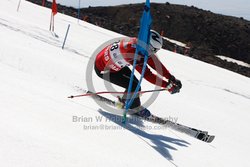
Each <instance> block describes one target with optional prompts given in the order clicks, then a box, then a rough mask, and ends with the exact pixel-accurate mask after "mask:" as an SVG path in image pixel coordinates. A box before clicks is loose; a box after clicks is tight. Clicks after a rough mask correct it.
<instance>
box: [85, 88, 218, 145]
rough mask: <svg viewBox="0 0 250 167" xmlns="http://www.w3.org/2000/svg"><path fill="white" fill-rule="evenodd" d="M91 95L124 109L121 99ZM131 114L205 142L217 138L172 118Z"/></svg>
mask: <svg viewBox="0 0 250 167" xmlns="http://www.w3.org/2000/svg"><path fill="white" fill-rule="evenodd" d="M87 93H93V92H91V91H87ZM91 97H92V98H93V99H95V100H98V101H100V102H103V103H106V104H108V105H111V106H113V107H116V108H119V109H122V108H123V107H124V104H123V103H121V102H119V101H117V102H116V101H113V100H110V99H108V98H106V97H103V96H100V95H96V94H94V93H93V96H91ZM128 114H129V113H128ZM129 115H130V116H132V117H137V118H139V119H143V120H145V121H149V122H152V123H156V124H159V125H162V126H166V127H168V128H171V129H173V130H175V131H178V132H182V133H185V134H187V135H189V136H191V137H194V138H196V139H198V140H201V141H204V142H207V143H211V142H212V141H213V140H214V138H215V136H214V135H209V134H208V132H207V131H202V130H199V129H196V128H192V127H188V126H185V125H182V124H179V123H175V122H172V121H170V120H167V119H164V118H161V117H158V116H155V115H153V114H152V115H151V116H150V117H147V118H145V117H140V116H138V115H135V114H129Z"/></svg>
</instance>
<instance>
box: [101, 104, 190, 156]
mask: <svg viewBox="0 0 250 167" xmlns="http://www.w3.org/2000/svg"><path fill="white" fill-rule="evenodd" d="M99 113H100V114H101V115H102V116H104V117H106V118H107V119H108V120H110V121H111V122H114V123H115V124H117V125H119V126H121V127H123V128H124V129H127V130H129V131H130V132H132V133H134V134H136V135H137V136H138V137H139V138H140V139H141V140H143V141H144V142H146V143H147V144H148V145H149V146H150V147H151V148H153V149H154V150H156V151H157V152H158V153H160V154H161V155H162V156H163V157H164V158H166V159H168V160H173V157H172V155H171V154H170V152H169V149H171V150H177V149H176V148H175V147H173V146H171V145H177V146H182V147H187V146H188V145H189V144H190V143H188V142H186V141H184V140H181V139H176V138H172V137H167V136H164V135H159V134H150V133H148V132H146V131H144V130H142V129H143V127H144V125H143V121H142V120H141V119H139V118H137V119H135V118H134V117H128V118H127V123H126V124H123V123H122V122H121V120H122V116H119V115H115V114H111V113H108V112H106V111H103V110H101V109H100V110H99ZM159 126H161V125H159ZM146 139H148V140H150V141H151V142H148V141H147V140H146ZM170 144H171V145H170Z"/></svg>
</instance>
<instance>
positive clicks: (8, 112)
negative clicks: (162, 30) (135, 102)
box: [0, 0, 250, 167]
mask: <svg viewBox="0 0 250 167" xmlns="http://www.w3.org/2000/svg"><path fill="white" fill-rule="evenodd" d="M18 2H19V0H6V1H1V2H0V76H1V77H0V83H1V84H0V85H1V86H0V114H1V117H0V132H1V133H0V141H1V142H0V148H1V149H0V164H1V166H4V167H10V166H11V167H14V166H19V167H27V166H36V167H39V166H41V167H43V166H46V167H50V166H51V167H55V166H65V167H66V166H67V167H68V166H109V167H112V166H153V165H156V166H250V162H249V161H248V157H249V156H248V151H249V141H250V134H249V124H250V123H249V119H250V113H249V109H250V87H249V85H250V79H249V78H246V77H244V76H241V75H238V74H236V73H233V72H230V71H227V70H224V69H221V68H218V67H215V66H213V65H209V64H206V63H203V62H200V61H197V60H193V59H191V58H188V57H184V56H182V55H179V54H174V53H172V52H169V51H166V50H161V51H160V52H159V54H158V55H159V57H160V59H161V60H162V61H163V63H164V64H165V65H166V66H167V67H168V69H169V70H170V71H171V72H172V73H173V74H174V75H175V76H176V77H177V78H180V79H181V80H182V82H183V89H182V91H181V93H180V94H178V95H170V94H169V93H168V92H161V93H160V95H159V96H158V98H157V100H156V101H155V102H154V103H153V104H152V105H151V106H150V107H149V109H150V110H151V111H152V112H153V113H154V114H156V115H159V116H163V117H171V118H178V122H179V123H182V124H185V125H188V126H192V127H196V128H199V129H202V130H208V131H209V132H210V133H211V134H215V135H216V139H215V140H214V141H213V143H211V144H207V143H204V142H201V141H197V140H196V139H193V138H191V137H189V136H187V135H185V134H182V133H178V132H175V131H173V130H171V129H163V128H162V127H160V126H155V125H153V124H151V123H148V122H141V121H132V122H130V123H128V125H127V129H121V126H120V121H119V120H117V119H119V116H114V115H111V114H108V113H102V112H98V111H99V109H100V107H99V106H98V105H97V104H96V103H95V101H93V100H92V99H90V98H85V97H84V98H78V99H68V98H67V96H69V95H72V94H79V93H81V92H80V91H79V90H77V89H76V88H77V87H80V88H86V81H87V80H88V79H89V77H90V75H92V76H93V80H94V86H95V88H96V90H97V91H101V90H103V89H105V86H104V84H103V82H102V81H101V80H100V79H99V78H98V77H96V75H95V74H94V73H92V74H91V73H86V71H87V70H89V69H87V65H88V63H89V61H90V62H92V61H93V58H91V54H92V53H93V52H94V51H95V49H96V48H97V47H98V46H99V45H101V44H102V43H104V42H106V41H108V40H110V39H113V38H115V37H121V35H119V34H116V33H114V32H111V31H108V30H105V29H102V28H100V27H96V26H94V25H91V24H88V23H85V22H80V23H79V24H78V23H77V20H75V19H74V18H71V17H68V16H65V15H62V14H57V15H56V18H55V23H56V24H55V32H56V34H57V35H58V37H55V35H53V34H52V33H51V32H49V31H48V28H49V19H50V12H51V11H50V10H49V9H46V8H42V7H40V6H36V5H34V4H31V3H29V2H27V1H22V3H21V6H20V9H19V12H17V11H16V6H17V4H18ZM68 24H71V28H70V33H69V38H68V41H67V43H66V46H65V50H62V49H61V45H62V42H63V38H64V35H65V32H66V28H67V26H68ZM142 87H143V90H147V89H153V88H154V86H153V85H151V84H149V83H147V82H143V85H142ZM116 89H117V90H120V91H122V89H120V88H117V87H116ZM148 96H149V95H145V96H143V97H142V100H143V101H146V100H147V98H148ZM74 116H75V117H76V116H77V117H81V118H83V119H82V122H75V121H74V119H73V118H74ZM107 118H110V119H111V120H108V119H107ZM100 119H102V120H100ZM90 127H93V128H98V129H92V130H91V129H88V128H90ZM108 128H109V129H108Z"/></svg>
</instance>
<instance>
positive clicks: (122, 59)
mask: <svg viewBox="0 0 250 167" xmlns="http://www.w3.org/2000/svg"><path fill="white" fill-rule="evenodd" d="M136 44H137V39H136V38H130V40H129V41H128V40H125V39H124V40H120V41H119V42H115V43H113V44H111V45H108V46H106V47H105V48H104V49H103V50H102V51H101V52H100V53H98V54H97V56H96V59H95V66H94V68H95V72H96V74H97V75H98V76H99V77H100V78H102V79H104V80H106V81H109V82H111V83H113V84H115V85H118V86H121V87H123V88H125V92H127V91H128V90H127V89H128V86H129V81H130V75H131V73H132V72H131V70H130V69H129V67H128V66H129V65H133V61H134V55H135V52H136ZM162 44H163V39H162V36H161V35H160V34H159V33H158V32H156V31H154V30H150V41H149V46H148V48H149V49H148V53H149V59H148V62H147V67H146V70H145V75H144V78H145V79H146V80H147V81H149V82H150V83H152V84H155V85H157V86H160V87H162V88H166V90H168V91H169V92H170V93H171V94H175V93H178V92H179V91H180V89H181V87H182V84H181V81H180V80H178V79H176V78H175V77H174V76H173V75H172V74H170V72H169V71H168V70H167V69H166V67H165V66H164V65H163V64H162V63H161V62H160V60H159V59H158V58H157V57H156V55H155V54H156V52H157V51H159V50H160V49H161V48H162ZM136 62H137V63H136V67H135V69H136V70H137V71H138V72H139V73H142V69H143V63H144V55H142V54H141V53H139V54H138V57H137V61H136ZM148 66H150V67H151V68H152V69H154V70H155V71H156V72H157V73H158V74H159V75H161V76H162V77H163V79H162V78H160V77H158V76H157V75H155V74H153V73H152V72H151V70H150V69H149V67H148ZM133 77H134V79H133V83H132V89H131V92H134V91H135V89H136V86H137V84H138V82H139V81H138V79H137V78H136V77H135V76H133ZM139 91H141V88H140V89H139ZM126 95H127V94H126V93H125V94H124V95H123V97H122V98H121V101H122V102H123V103H124V102H125V101H126ZM130 109H131V110H132V111H133V113H135V114H137V115H139V116H142V117H150V115H151V113H150V111H149V110H148V109H146V108H144V107H142V106H141V101H140V97H139V96H136V98H135V99H134V101H133V103H132V105H131V106H130Z"/></svg>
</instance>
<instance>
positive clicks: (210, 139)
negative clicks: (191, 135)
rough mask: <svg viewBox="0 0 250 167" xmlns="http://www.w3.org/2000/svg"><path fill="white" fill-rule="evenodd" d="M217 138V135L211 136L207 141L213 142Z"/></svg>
mask: <svg viewBox="0 0 250 167" xmlns="http://www.w3.org/2000/svg"><path fill="white" fill-rule="evenodd" d="M214 139H215V136H213V135H212V136H209V138H208V139H207V141H206V142H207V143H211V142H212V141H213V140H214Z"/></svg>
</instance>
